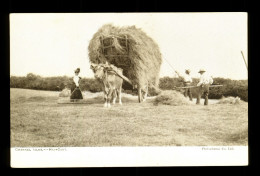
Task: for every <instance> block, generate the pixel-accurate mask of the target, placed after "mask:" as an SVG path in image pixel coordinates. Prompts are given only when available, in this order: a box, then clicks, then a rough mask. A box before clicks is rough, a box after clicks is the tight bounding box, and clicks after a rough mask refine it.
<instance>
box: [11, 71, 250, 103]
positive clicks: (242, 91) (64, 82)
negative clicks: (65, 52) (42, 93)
mask: <svg viewBox="0 0 260 176" xmlns="http://www.w3.org/2000/svg"><path fill="white" fill-rule="evenodd" d="M72 83H73V80H72V77H67V76H57V77H41V76H38V75H34V74H32V73H29V74H27V75H26V76H25V77H24V76H22V77H18V76H11V77H10V88H26V89H36V90H52V91H61V90H63V89H64V88H65V87H66V88H69V89H70V88H71V85H72ZM197 83H198V79H193V83H192V85H196V84H197ZM214 84H221V85H224V86H223V87H214V88H210V93H209V98H210V99H220V98H221V97H222V96H225V97H228V96H232V97H237V96H238V97H240V98H241V100H244V101H248V81H247V80H231V79H225V78H214ZM181 86H183V83H182V82H181V80H180V79H178V78H170V77H163V78H160V82H159V88H160V89H161V90H173V89H174V87H181ZM80 88H81V90H82V91H90V92H100V91H102V85H101V84H100V82H99V81H97V80H96V79H94V78H82V79H81V81H80ZM178 91H179V92H183V91H184V90H183V89H179V90H178ZM123 92H126V93H130V94H132V95H137V90H136V89H135V90H133V87H132V86H131V85H130V84H128V83H125V82H124V83H123ZM191 92H192V96H193V97H197V94H198V88H192V89H191ZM156 95H158V91H156V90H155V89H154V88H149V90H148V96H156Z"/></svg>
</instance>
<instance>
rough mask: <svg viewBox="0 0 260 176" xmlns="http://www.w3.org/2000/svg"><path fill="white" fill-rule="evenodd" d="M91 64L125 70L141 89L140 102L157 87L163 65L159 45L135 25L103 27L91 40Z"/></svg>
mask: <svg viewBox="0 0 260 176" xmlns="http://www.w3.org/2000/svg"><path fill="white" fill-rule="evenodd" d="M88 51H89V59H90V62H91V63H95V64H101V63H103V64H104V63H106V62H108V63H110V64H113V65H115V66H116V67H119V68H122V69H123V75H124V76H126V77H127V78H128V79H129V80H131V82H132V85H133V86H137V88H138V97H139V102H141V101H142V99H143V95H142V91H146V92H147V90H148V86H152V87H158V83H159V72H160V67H161V63H162V59H161V53H160V50H159V47H158V45H157V44H156V43H155V42H154V40H153V39H152V38H150V37H149V36H147V34H146V33H145V32H143V31H142V30H141V29H139V28H136V27H135V26H126V27H116V26H113V25H111V24H106V25H103V26H102V27H101V28H100V29H99V30H98V31H97V32H96V33H95V34H94V36H93V38H92V39H91V41H90V43H89V46H88Z"/></svg>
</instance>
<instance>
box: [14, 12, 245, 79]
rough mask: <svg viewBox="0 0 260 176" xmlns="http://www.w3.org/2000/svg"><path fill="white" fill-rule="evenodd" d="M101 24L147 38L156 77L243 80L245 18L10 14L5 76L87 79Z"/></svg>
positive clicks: (220, 15) (237, 15)
mask: <svg viewBox="0 0 260 176" xmlns="http://www.w3.org/2000/svg"><path fill="white" fill-rule="evenodd" d="M107 23H112V24H114V25H116V26H125V25H136V27H139V28H142V30H143V31H144V32H146V33H147V35H149V36H150V37H151V38H153V39H154V41H155V42H157V43H158V45H159V47H160V51H161V53H162V58H163V63H162V66H161V72H160V76H161V77H163V76H170V77H173V76H174V70H173V68H174V69H175V70H178V71H179V72H184V69H185V68H189V69H190V70H191V74H192V76H193V77H198V76H199V74H198V73H197V72H198V70H199V69H200V68H203V69H206V70H207V72H208V73H209V74H210V75H212V76H213V77H224V78H231V79H247V69H246V66H245V63H244V61H243V58H242V55H241V51H243V52H244V55H245V58H246V62H247V50H248V48H247V13H85V14H57V13H55V14H54V13H53V14H11V15H10V75H14V76H25V75H26V74H27V73H34V74H37V75H40V76H63V75H67V76H73V73H74V70H75V69H76V68H77V67H80V68H81V73H80V75H81V76H82V77H93V73H92V71H91V70H90V68H89V59H88V50H87V48H88V44H89V41H90V40H91V39H92V37H93V35H94V33H95V32H97V30H98V29H99V28H100V27H101V26H102V25H103V24H107ZM170 65H171V66H170ZM172 67H173V68H172Z"/></svg>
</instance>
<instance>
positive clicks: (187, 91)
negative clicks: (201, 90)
mask: <svg viewBox="0 0 260 176" xmlns="http://www.w3.org/2000/svg"><path fill="white" fill-rule="evenodd" d="M190 85H191V84H190V83H184V86H185V87H187V86H190ZM184 96H185V97H187V96H189V98H190V101H192V94H191V88H188V89H185V91H184Z"/></svg>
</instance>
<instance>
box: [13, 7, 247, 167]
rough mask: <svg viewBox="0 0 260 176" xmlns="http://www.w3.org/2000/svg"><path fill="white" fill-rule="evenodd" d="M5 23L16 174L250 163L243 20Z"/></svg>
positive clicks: (141, 16) (126, 16) (157, 17)
mask: <svg viewBox="0 0 260 176" xmlns="http://www.w3.org/2000/svg"><path fill="white" fill-rule="evenodd" d="M9 17H10V125H11V126H10V135H11V136H10V140H11V141H10V142H11V143H10V146H11V149H10V150H11V166H12V167H95V166H96V167H103V166H105V167H106V166H108V167H110V166H193V165H203V166H205V165H247V164H248V16H247V13H245V12H215V13H213V12H211V13H11V14H10V16H9ZM199 158H201V162H200V160H199ZM184 159H185V161H184ZM218 159H219V161H218ZM240 159H241V161H240ZM73 162H75V164H74V163H73Z"/></svg>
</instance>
